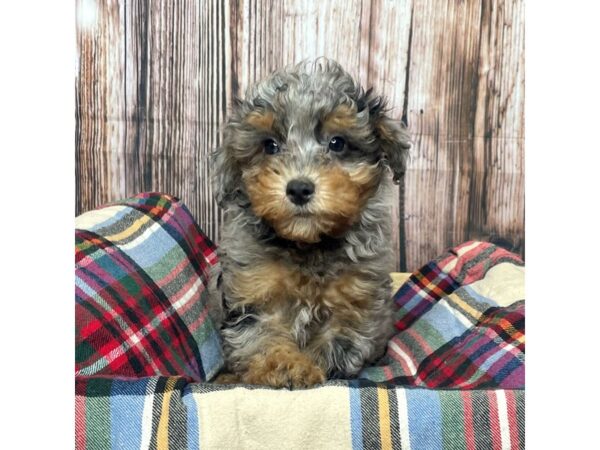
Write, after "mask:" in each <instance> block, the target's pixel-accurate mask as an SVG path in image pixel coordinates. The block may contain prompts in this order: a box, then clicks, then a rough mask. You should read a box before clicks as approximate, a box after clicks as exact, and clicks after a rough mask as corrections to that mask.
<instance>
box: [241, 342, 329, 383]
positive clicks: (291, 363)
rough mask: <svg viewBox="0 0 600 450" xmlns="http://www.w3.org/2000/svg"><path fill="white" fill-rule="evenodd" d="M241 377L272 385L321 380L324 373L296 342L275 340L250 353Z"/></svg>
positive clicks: (249, 380)
mask: <svg viewBox="0 0 600 450" xmlns="http://www.w3.org/2000/svg"><path fill="white" fill-rule="evenodd" d="M241 380H242V382H244V383H248V384H262V385H268V386H274V387H308V386H312V385H314V384H319V383H323V382H324V381H325V373H324V372H323V370H322V369H321V368H320V367H319V366H317V365H316V364H315V362H314V361H313V360H312V359H311V358H310V357H309V356H308V355H306V354H304V353H302V352H301V351H300V349H299V348H298V346H297V345H296V344H295V343H293V342H289V341H286V340H279V341H277V340H276V341H275V342H273V343H271V344H270V345H269V346H268V347H267V348H265V349H264V351H263V352H260V353H257V354H255V355H252V356H251V357H250V359H249V362H248V368H247V370H246V371H245V372H244V373H242V375H241Z"/></svg>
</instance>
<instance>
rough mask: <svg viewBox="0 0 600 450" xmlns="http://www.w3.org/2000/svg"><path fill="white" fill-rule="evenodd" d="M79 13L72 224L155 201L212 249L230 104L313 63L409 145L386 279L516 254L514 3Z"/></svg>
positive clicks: (143, 3) (95, 4)
mask: <svg viewBox="0 0 600 450" xmlns="http://www.w3.org/2000/svg"><path fill="white" fill-rule="evenodd" d="M77 16H78V29H77V71H76V76H77V77H76V98H77V104H76V117H77V129H76V171H77V173H76V184H77V186H76V197H77V204H76V214H79V213H81V212H83V211H86V210H89V209H91V208H94V207H95V206H97V205H100V204H102V203H105V202H108V201H112V200H116V199H118V198H122V197H126V196H130V195H133V194H135V193H137V192H141V191H163V192H168V193H171V194H173V195H176V196H178V197H180V198H181V199H182V200H183V201H184V202H185V203H186V204H187V205H188V207H189V208H190V210H191V211H192V213H193V214H194V215H195V217H196V219H197V220H198V222H199V223H200V225H201V226H202V228H203V229H204V230H205V231H206V232H207V234H208V235H209V236H211V237H212V238H214V239H215V240H216V241H217V242H218V240H219V223H220V213H219V210H218V208H217V207H216V205H215V203H214V201H213V200H212V192H211V189H210V185H209V182H208V166H207V155H208V154H209V153H210V152H211V151H212V150H213V149H215V148H216V147H218V145H219V142H220V134H219V129H220V125H221V124H222V123H223V122H224V120H225V118H226V116H227V111H228V106H229V105H230V103H231V101H232V99H233V98H234V96H241V95H242V94H243V92H244V91H245V89H246V88H247V87H248V85H250V84H252V83H254V82H255V81H257V80H259V79H260V78H262V77H263V76H265V75H266V74H268V73H269V72H270V71H271V70H273V69H275V68H278V67H280V66H282V65H287V64H293V63H295V62H298V61H300V60H302V59H305V58H314V57H317V56H321V55H324V56H327V57H330V58H334V59H337V60H338V61H340V62H341V63H342V64H343V65H344V66H345V67H346V69H347V70H348V71H349V72H351V73H352V74H353V75H355V76H356V77H357V78H358V79H359V80H360V81H361V83H363V85H365V86H372V87H374V88H375V89H376V90H378V91H380V92H382V93H383V94H385V95H386V96H387V97H388V98H389V99H390V103H391V105H392V106H393V108H394V109H393V114H394V115H395V116H396V117H398V118H402V119H403V120H404V121H405V122H407V124H408V126H409V129H410V132H411V134H412V138H413V141H414V146H413V149H412V151H411V159H410V162H409V166H408V172H407V174H406V177H405V179H404V181H403V183H402V185H401V186H400V187H399V188H398V190H397V192H396V194H395V201H394V217H395V227H394V229H395V235H394V240H393V243H392V245H393V246H394V248H395V249H396V252H397V255H398V266H397V269H398V270H414V269H416V268H418V267H419V266H420V265H421V264H423V263H425V262H427V261H428V260H429V259H431V258H432V257H435V256H436V255H438V254H439V253H440V252H441V251H443V250H444V249H445V248H447V247H449V246H451V245H456V244H458V243H460V242H463V241H465V240H468V239H473V238H484V239H486V238H500V239H502V240H504V241H506V244H507V245H509V246H511V247H512V248H513V250H515V251H517V252H519V253H521V254H523V251H524V157H523V151H524V110H523V105H524V85H525V80H524V2H523V0H461V1H457V0H334V1H319V0H311V1H306V0H304V1H300V0H297V1H294V0H281V1H278V0H239V1H234V0H231V1H226V0H214V1H200V0H192V1H190V0H187V1H177V0H168V1H167V0H164V1H149V0H112V1H111V0H77Z"/></svg>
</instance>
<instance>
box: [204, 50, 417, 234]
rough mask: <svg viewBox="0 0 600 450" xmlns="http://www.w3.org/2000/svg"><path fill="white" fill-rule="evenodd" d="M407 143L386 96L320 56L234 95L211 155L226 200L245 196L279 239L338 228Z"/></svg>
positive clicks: (396, 165) (397, 161) (396, 163)
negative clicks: (387, 106)
mask: <svg viewBox="0 0 600 450" xmlns="http://www.w3.org/2000/svg"><path fill="white" fill-rule="evenodd" d="M408 148H409V141H408V135H407V133H406V131H405V130H404V127H403V126H402V125H401V124H400V123H399V122H397V121H394V120H392V119H391V118H390V117H388V116H387V114H386V110H385V105H384V100H383V99H382V98H381V97H378V96H375V95H373V93H372V92H371V91H370V90H369V91H366V92H365V91H364V90H363V89H362V88H361V87H360V86H359V85H358V84H357V83H355V82H354V80H353V79H352V78H351V77H350V75H348V74H347V73H346V72H345V71H344V70H343V69H342V67H341V66H340V65H339V64H337V63H336V62H333V61H328V60H324V59H320V60H317V61H316V62H312V63H301V64H299V65H297V66H295V67H294V68H292V69H285V70H282V71H278V72H275V73H273V74H272V75H271V76H269V77H268V78H267V79H265V80H263V81H262V82H260V83H258V84H257V85H256V86H254V87H252V88H250V89H249V90H248V92H247V94H246V99H245V100H242V101H238V102H237V104H236V105H235V107H234V110H233V112H232V115H231V117H230V119H229V121H228V123H227V125H226V127H225V130H224V141H223V146H222V147H221V148H220V149H219V150H218V151H217V152H216V153H215V155H214V160H213V163H214V166H213V167H214V169H215V174H216V176H215V178H214V189H215V191H216V193H217V200H218V201H219V203H220V204H221V205H222V206H225V205H226V204H228V203H231V202H236V201H241V200H246V199H247V200H249V202H250V205H251V208H252V210H253V212H254V214H255V215H257V216H258V217H260V218H262V219H263V220H264V221H266V222H267V223H268V224H269V225H270V226H271V227H272V228H273V229H274V230H275V232H276V233H277V234H278V235H279V236H280V237H282V238H285V239H289V240H292V241H297V242H304V243H315V242H318V241H319V240H320V239H321V238H322V237H323V236H331V237H340V236H342V235H343V234H344V233H345V232H346V231H347V230H348V229H349V228H350V227H351V226H352V224H353V223H355V222H356V221H357V220H358V218H359V217H360V214H361V211H362V210H363V208H364V207H365V205H366V204H367V203H368V201H369V199H370V198H371V197H372V196H373V194H374V193H375V192H376V191H377V188H378V186H379V184H380V183H381V182H382V180H383V178H384V176H385V175H386V174H385V168H386V167H389V168H391V170H392V172H393V173H394V178H395V179H396V180H397V179H399V178H400V177H401V176H402V175H403V174H404V170H405V160H406V156H407V151H408Z"/></svg>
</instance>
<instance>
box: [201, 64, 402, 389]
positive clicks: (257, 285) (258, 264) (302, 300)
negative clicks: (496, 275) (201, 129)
mask: <svg viewBox="0 0 600 450" xmlns="http://www.w3.org/2000/svg"><path fill="white" fill-rule="evenodd" d="M408 149H409V139H408V135H407V133H406V131H405V129H404V127H403V126H402V125H401V124H400V123H399V122H397V121H395V120H393V119H392V118H391V117H389V116H388V115H387V113H386V108H385V102H384V100H383V99H382V97H379V96H375V95H374V94H373V93H372V92H371V90H368V91H366V92H365V91H364V90H363V89H362V88H361V87H360V86H359V85H358V84H357V83H356V82H355V81H354V80H353V79H352V77H351V76H350V75H348V73H346V72H345V71H344V69H343V68H342V67H341V66H340V65H339V64H338V63H336V62H334V61H331V60H326V59H318V60H316V61H314V62H304V63H301V64H299V65H296V66H295V67H293V68H288V69H283V70H280V71H277V72H274V73H273V74H271V75H270V76H269V77H267V78H266V79H265V80H263V81H262V82H260V83H258V84H257V85H256V86H254V87H251V88H250V89H249V90H248V92H247V94H246V98H245V99H244V100H239V101H238V102H237V103H236V105H235V107H234V110H233V112H232V114H231V117H230V118H229V120H228V122H227V124H226V126H225V128H224V139H223V144H222V147H221V148H220V149H219V150H218V151H217V152H215V154H214V155H213V160H212V169H213V189H214V192H215V193H216V197H217V201H218V203H219V205H220V206H221V207H222V208H223V209H224V216H223V219H224V221H223V228H222V239H221V243H220V247H219V250H218V252H219V253H218V254H219V264H218V265H217V266H215V269H214V273H213V276H212V277H211V283H210V288H209V289H210V291H209V292H210V300H209V302H210V310H211V315H212V318H213V320H214V321H215V322H216V323H217V324H218V326H220V327H221V333H222V338H223V346H224V352H225V357H226V367H225V373H223V374H221V375H220V377H219V378H218V379H217V382H222V383H235V382H241V383H248V384H259V385H269V386H275V387H283V386H286V387H306V386H311V385H314V384H317V383H322V382H323V381H325V379H326V378H340V377H343V378H349V377H352V376H354V375H356V374H357V373H358V372H359V370H360V369H361V368H362V367H363V366H365V365H366V364H369V363H372V362H374V361H375V360H376V359H377V358H379V357H380V356H382V354H383V353H384V351H385V346H386V342H387V341H388V339H389V338H390V336H391V334H392V331H393V324H392V300H391V292H390V289H391V280H390V277H389V272H390V271H391V270H392V269H393V250H392V248H391V245H390V244H391V217H390V211H391V209H392V208H391V206H392V205H391V203H390V193H391V180H390V176H389V173H388V172H389V169H391V172H392V173H393V175H394V179H395V180H396V181H397V180H399V178H400V177H402V176H403V174H404V171H405V161H406V157H407V152H408Z"/></svg>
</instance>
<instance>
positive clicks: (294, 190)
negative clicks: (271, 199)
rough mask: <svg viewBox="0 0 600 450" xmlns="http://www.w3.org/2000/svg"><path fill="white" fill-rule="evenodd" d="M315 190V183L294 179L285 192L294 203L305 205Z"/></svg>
mask: <svg viewBox="0 0 600 450" xmlns="http://www.w3.org/2000/svg"><path fill="white" fill-rule="evenodd" d="M314 192H315V185H314V184H313V183H311V182H310V181H308V180H292V181H290V182H289V183H288V184H287V188H286V189H285V193H286V194H287V196H288V198H289V199H290V201H291V202H292V203H295V204H296V205H304V204H305V203H308V202H309V201H310V198H311V197H312V195H313V194H314Z"/></svg>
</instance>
